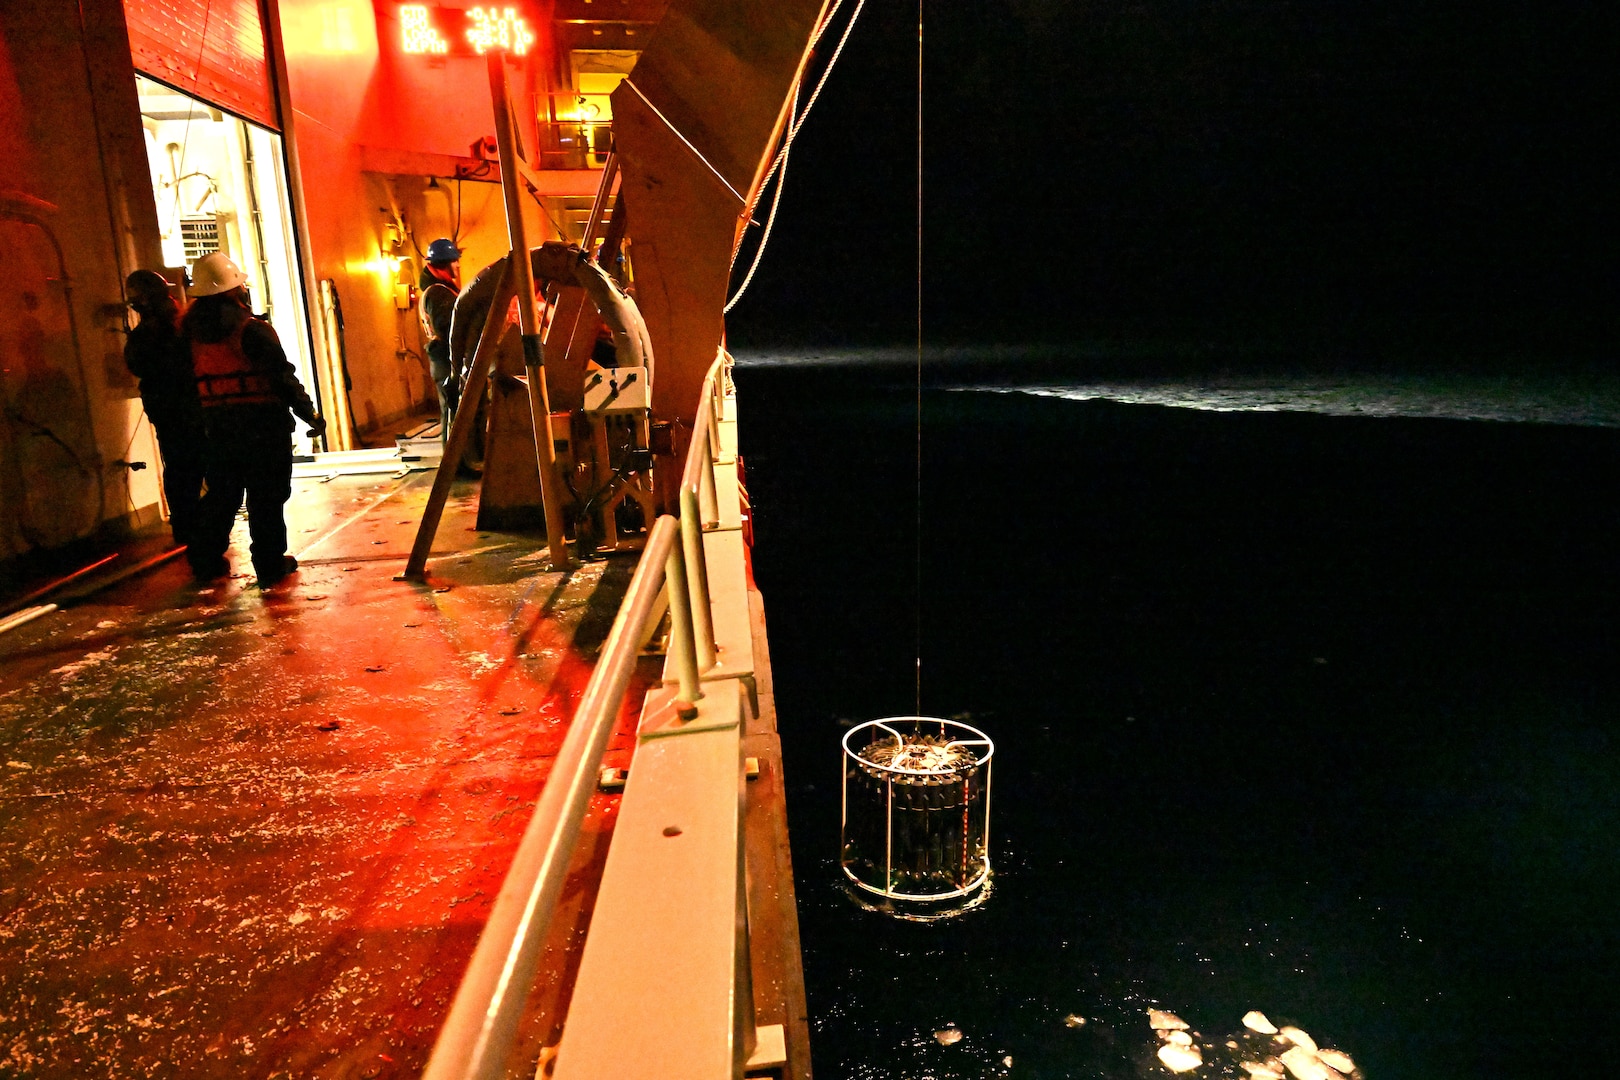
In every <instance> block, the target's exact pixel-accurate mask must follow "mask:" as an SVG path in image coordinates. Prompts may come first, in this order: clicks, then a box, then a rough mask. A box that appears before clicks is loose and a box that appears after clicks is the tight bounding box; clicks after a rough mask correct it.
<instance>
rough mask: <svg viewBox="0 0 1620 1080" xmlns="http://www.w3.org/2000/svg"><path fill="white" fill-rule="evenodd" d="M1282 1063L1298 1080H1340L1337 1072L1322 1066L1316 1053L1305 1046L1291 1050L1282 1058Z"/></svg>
mask: <svg viewBox="0 0 1620 1080" xmlns="http://www.w3.org/2000/svg"><path fill="white" fill-rule="evenodd" d="M1282 1063H1283V1064H1284V1065H1286V1066H1288V1071H1289V1072H1291V1073H1293V1074H1294V1076H1295V1078H1296V1080H1339V1074H1338V1072H1337V1071H1335V1070H1333V1069H1330V1068H1328V1067H1327V1066H1326V1065H1324V1064H1322V1062H1321V1061H1320V1060H1318V1059H1317V1056H1316V1053H1315V1052H1314V1051H1311V1050H1307V1049H1305V1048H1304V1047H1303V1046H1295V1047H1291V1048H1289V1049H1288V1050H1287V1051H1286V1052H1285V1053H1284V1054H1283V1056H1282Z"/></svg>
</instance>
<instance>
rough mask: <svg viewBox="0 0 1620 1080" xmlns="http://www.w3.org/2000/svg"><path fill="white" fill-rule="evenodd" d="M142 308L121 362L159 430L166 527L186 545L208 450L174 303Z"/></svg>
mask: <svg viewBox="0 0 1620 1080" xmlns="http://www.w3.org/2000/svg"><path fill="white" fill-rule="evenodd" d="M140 310H141V321H140V325H138V326H137V327H135V329H133V330H131V331H130V332H129V340H128V341H126V342H125V343H124V363H125V364H126V365H127V366H128V367H129V370H130V373H131V374H133V375H134V376H135V377H136V378H137V379H139V380H141V405H142V406H143V407H144V408H145V409H146V418H147V419H148V420H150V421H152V430H153V431H155V432H157V441H158V451H159V452H160V453H161V454H162V455H163V495H164V497H165V498H166V499H168V501H169V528H170V529H171V530H172V531H173V533H174V539H175V542H176V543H179V544H186V543H190V541H191V536H192V533H193V531H194V530H195V528H196V522H197V507H198V498H199V496H200V495H201V493H202V485H203V470H204V467H205V464H206V461H207V452H208V438H207V435H206V434H205V433H204V431H203V419H202V407H201V406H200V405H199V404H198V402H197V383H196V380H195V378H194V377H193V376H192V373H191V350H190V349H189V348H188V347H187V345H186V342H185V339H184V338H182V337H181V336H180V327H179V325H178V323H179V314H180V313H179V309H178V308H176V307H175V306H174V304H173V302H172V301H171V302H170V303H168V304H167V305H165V306H164V307H163V308H162V309H160V310H157V311H150V310H146V308H145V307H144V306H143V307H142V308H141V309H140Z"/></svg>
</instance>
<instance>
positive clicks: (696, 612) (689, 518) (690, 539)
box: [681, 485, 717, 671]
mask: <svg viewBox="0 0 1620 1080" xmlns="http://www.w3.org/2000/svg"><path fill="white" fill-rule="evenodd" d="M681 548H682V551H683V552H684V553H685V555H686V587H687V589H688V590H689V591H690V592H691V596H692V636H693V638H694V639H696V642H697V658H698V670H699V671H708V670H709V669H710V668H712V667H714V665H715V660H716V659H717V655H716V650H715V647H714V612H713V610H712V609H711V605H710V601H709V558H708V555H707V554H705V553H704V550H703V518H702V515H701V513H700V512H699V510H698V496H697V492H696V491H693V490H692V488H691V487H689V486H686V485H682V487H681Z"/></svg>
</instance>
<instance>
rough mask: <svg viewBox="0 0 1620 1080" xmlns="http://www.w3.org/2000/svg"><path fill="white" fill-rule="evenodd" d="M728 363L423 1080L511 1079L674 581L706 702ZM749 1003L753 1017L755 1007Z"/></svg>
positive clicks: (690, 680)
mask: <svg viewBox="0 0 1620 1080" xmlns="http://www.w3.org/2000/svg"><path fill="white" fill-rule="evenodd" d="M729 361H730V357H728V356H727V355H726V354H725V352H724V351H721V352H720V354H719V355H718V356H716V358H715V361H714V363H713V364H712V365H711V366H710V368H709V373H708V375H707V377H706V378H705V379H704V383H703V398H702V400H701V401H700V402H699V405H698V413H697V420H696V423H695V424H694V425H693V430H692V441H691V444H690V446H689V447H688V448H687V455H686V462H685V469H684V470H683V472H682V479H681V489H680V498H681V516H680V520H679V521H677V520H676V519H675V518H674V517H671V516H669V515H667V514H665V515H660V516H659V518H658V520H657V521H655V522H654V523H653V527H652V529H651V530H650V531H649V533H648V536H647V543H646V546H645V547H644V549H643V550H642V554H641V560H640V562H639V563H638V564H637V565H636V570H635V573H634V575H632V577H631V579H630V587H629V589H628V590H627V591H626V593H625V598H624V602H623V603H622V604H621V605H620V607H619V613H618V615H617V616H616V617H615V619H614V621H613V628H612V630H611V631H610V632H609V633H608V638H607V643H606V644H605V645H604V646H603V648H602V652H601V655H600V657H599V659H598V660H597V663H596V668H595V670H594V671H593V672H592V673H591V679H590V682H589V684H588V685H587V686H586V688H585V693H584V695H583V696H582V697H581V698H580V702H579V707H578V708H577V709H576V710H575V711H574V721H573V723H572V725H570V727H569V729H568V735H567V737H566V738H565V739H564V740H563V744H562V748H561V749H560V750H559V751H558V753H557V758H556V760H555V761H554V762H553V763H552V767H551V772H550V774H549V775H548V776H547V778H546V783H545V787H544V788H543V789H542V790H541V792H540V798H539V801H538V802H537V803H536V804H535V808H534V814H533V816H532V817H531V818H530V819H529V824H528V827H527V828H526V829H525V830H524V833H523V838H522V840H521V841H520V842H519V844H518V850H517V854H516V855H515V856H514V857H513V859H512V865H511V868H510V869H509V870H508V871H507V874H506V880H505V881H504V882H502V884H501V891H500V893H499V895H497V896H496V898H495V903H494V906H493V908H492V909H491V911H490V916H489V921H488V922H487V923H486V924H485V926H484V930H483V933H482V934H481V935H480V936H479V939H478V945H477V947H476V948H475V949H474V951H473V956H472V959H471V961H469V962H468V965H467V971H466V974H465V975H463V976H462V980H461V986H460V987H459V988H458V989H457V991H456V997H455V1000H454V1001H453V1002H452V1003H451V1006H450V1012H449V1015H448V1016H447V1017H446V1018H445V1022H444V1026H443V1027H442V1028H440V1030H439V1037H438V1040H437V1041H436V1042H435V1043H434V1046H433V1054H432V1056H431V1057H430V1058H429V1060H428V1065H427V1068H426V1070H424V1072H423V1074H422V1075H423V1077H424V1080H493V1078H495V1077H499V1076H502V1075H504V1074H505V1066H506V1062H507V1058H508V1056H509V1055H510V1053H511V1050H512V1047H513V1045H514V1043H515V1042H516V1038H517V1026H518V1020H519V1017H520V1015H521V1014H522V1011H523V1004H524V1001H525V1000H526V999H527V998H528V996H529V991H530V988H531V986H532V985H533V983H534V976H535V970H536V967H537V965H538V962H539V956H540V950H541V947H542V946H543V945H544V943H545V940H546V936H547V933H548V932H549V930H550V926H551V920H552V916H553V914H554V913H555V911H556V906H557V899H558V897H559V896H560V895H561V893H562V888H563V884H564V881H565V880H566V878H567V875H568V864H569V861H570V859H571V858H572V856H573V852H574V847H575V845H576V843H577V842H578V839H579V832H580V825H581V823H582V822H583V820H584V817H585V810H586V807H587V805H588V804H589V802H590V798H591V792H592V791H593V790H594V788H595V786H596V782H597V776H598V770H599V768H600V766H601V761H602V753H603V750H604V749H605V748H606V746H607V741H608V737H609V735H611V733H612V731H613V726H614V722H615V720H616V719H617V717H618V715H619V709H620V706H621V704H622V703H623V701H624V695H625V691H626V689H627V688H628V686H629V683H630V675H631V673H632V671H633V670H634V668H635V665H636V660H637V658H638V656H639V654H640V648H639V645H640V642H641V641H642V640H643V635H644V632H645V630H646V628H647V624H648V622H649V621H650V620H651V618H652V617H653V613H654V612H655V611H657V610H658V603H657V601H658V597H659V594H660V593H661V592H662V591H664V588H665V586H666V585H667V586H668V593H669V611H670V640H669V650H670V656H671V658H672V662H673V666H674V668H675V673H676V675H677V677H678V679H679V686H680V691H679V693H680V701H681V702H682V703H692V702H696V701H697V700H698V699H700V698H701V697H702V696H703V691H702V684H701V682H700V681H699V680H700V677H701V674H702V672H704V671H706V670H708V669H709V668H711V667H713V666H714V663H715V645H714V629H713V625H714V624H713V615H712V613H711V610H710V604H711V601H710V596H709V584H708V565H707V560H706V558H705V556H704V551H703V535H702V534H703V531H704V529H705V528H706V527H712V526H713V525H714V524H718V519H719V513H718V507H717V500H716V498H715V480H714V466H715V464H716V461H717V460H718V458H719V439H718V437H717V434H716V431H717V424H718V420H719V418H720V416H721V411H722V410H723V408H724V400H723V398H724V392H725V384H726V369H727V367H728V366H729ZM677 538H678V539H679V540H680V546H679V548H677V546H676V540H677ZM748 1004H749V1007H750V1013H751V1011H752V1009H751V1005H752V1003H751V1002H750V1003H748Z"/></svg>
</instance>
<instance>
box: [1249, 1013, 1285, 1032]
mask: <svg viewBox="0 0 1620 1080" xmlns="http://www.w3.org/2000/svg"><path fill="white" fill-rule="evenodd" d="M1243 1026H1244V1027H1246V1028H1248V1029H1249V1030H1250V1031H1258V1032H1259V1033H1260V1034H1262V1035H1275V1034H1277V1025H1276V1024H1273V1023H1272V1022H1271V1021H1270V1020H1267V1019H1266V1014H1265V1013H1263V1012H1260V1011H1259V1010H1258V1009H1250V1010H1249V1011H1248V1012H1246V1013H1244V1014H1243Z"/></svg>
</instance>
